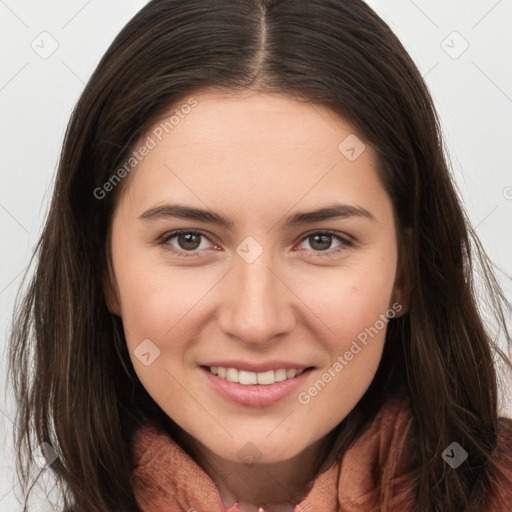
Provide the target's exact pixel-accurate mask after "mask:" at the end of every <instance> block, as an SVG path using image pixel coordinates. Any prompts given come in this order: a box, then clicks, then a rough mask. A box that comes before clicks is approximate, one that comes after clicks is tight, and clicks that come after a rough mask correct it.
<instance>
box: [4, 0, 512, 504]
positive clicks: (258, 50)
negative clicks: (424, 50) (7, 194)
mask: <svg viewBox="0 0 512 512" xmlns="http://www.w3.org/2000/svg"><path fill="white" fill-rule="evenodd" d="M190 244H191V245H190ZM318 244H319V245H318ZM475 263H477V264H478V267H475ZM473 270H481V273H482V274H481V275H482V279H483V282H484V283H485V285H486V291H487V292H488V294H489V297H490V308H489V311H490V314H493V315H494V317H495V318H496V320H497V322H498V323H499V325H501V326H502V328H503V330H504V333H505V337H506V340H507V342H509V343H510V342H511V338H510V333H509V332H508V331H507V326H506V321H505V317H504V314H505V313H504V311H506V308H507V303H506V300H505V297H504V295H503V292H502V291H501V289H500V287H499V285H498V283H497V281H496V279H495V277H494V275H493V273H492V271H491V269H490V264H489V260H488V258H487V257H486V255H485V253H484V251H483V249H482V248H481V246H480V244H479V242H478V239H477V237H476V235H475V233H474V232H473V230H472V228H471V226H470V224H469V222H468V220H467V217H466V215H465V213H464V210H463V208H462V206H461V204H460V201H459V199H458V197H457V194H456V193H455V190H454V186H453V183H452V181H451V177H450V174H449V170H448V168H447V164H446V161H445V158H444V153H443V146H442V140H441V137H440V130H439V125H438V119H437V116H436V113H435V110H434V107H433V105H432V100H431V98H430V96H429V93H428V91H427V89H426V87H425V84H424V83H423V80H422V78H421V76H420V74H419V73H418V70H417V68H416V67H415V65H414V63H413V62H412V60H411V59H410V57H409V56H408V55H407V53H406V51H405V50H404V48H403V46H402V45H401V44H400V42H399V41H398V40H397V38H396V36H395V35H394V34H393V33H392V32H391V30H390V29H389V27H388V26H387V25H386V24H385V23H384V22H383V21H382V20H381V19H380V18H379V17H378V16H377V15H376V14H375V13H374V12H373V11H372V10H371V9H370V8H369V7H368V6H367V5H366V4H364V3H363V2H361V1H355V0H351V1H341V0H339V1H335V0H314V1H307V2H306V1H297V0H293V1H292V0H288V1H284V0H283V1H279V0H275V1H269V0H266V1H265V0H251V1H243V2H242V1H234V0H231V1H213V0H212V1H210V0H196V1H192V0H187V1H183V0H180V1H177V0H154V1H152V2H150V3H149V4H148V5H147V6H146V7H145V8H143V9H142V10H141V11H140V12H139V13H138V14H137V15H136V16H135V17H134V18H133V19H132V20H131V21H130V22H129V23H128V24H127V26H126V27H125V28H124V29H123V30H122V31H121V33H120V34H119V35H118V37H117V38H116V40H115V41H114V42H113V43H112V45H111V47H110V48H109V49H108V50H107V52H106V54H105V55H104V57H103V58H102V60H101V62H100V63H99V65H98V68H97V69H96V71H95V72H94V74H93V76H92V77H91V79H90V81H89V83H88V84H87V86H86V88H85V90H84V92H83V94H82V96H81V98H80V100H79V102H78V104H77V106H76V108H75V110H74V112H73V115H72V118H71V120H70V123H69V127H68V131H67V133H66V138H65V141H64V147H63V152H62V157H61V161H60V165H59V171H58V176H57V181H56V185H55V192H54V196H53V200H52V205H51V210H50V213H49V216H48V219H47V223H46V226H45V229H44V232H43V234H42V237H41V240H40V243H39V245H38V247H37V268H36V273H35V276H34V279H33V281H32V283H31V285H30V288H29V289H28V291H27V293H26V297H25V299H24V303H23V304H22V305H21V307H20V310H19V313H18V317H17V320H16V324H15V328H14V331H13V337H12V342H11V361H10V369H11V372H13V376H14V384H15V389H16V393H17V400H18V402H19V413H18V424H19V425H21V427H22V428H21V432H20V434H19V436H18V451H19V465H20V468H21V470H22V471H21V473H22V477H23V478H24V480H25V485H27V483H28V482H29V480H30V468H31V467H32V466H33V464H32V465H31V460H37V459H38V455H37V454H38V453H39V460H40V454H41V452H42V455H43V456H44V457H45V459H46V467H48V466H49V467H51V470H52V472H53V473H54V475H55V477H56V479H57V482H58V483H59V484H60V485H61V486H62V488H63V496H64V501H65V503H64V510H74V511H81V510H84V511H85V510H86V511H102V512H103V511H114V510H116V511H117V510H122V511H126V510H143V511H146V512H149V511H157V510H158V511H161V510H166V511H171V512H174V511H188V512H192V511H194V510H197V511H203V510H204V511H209V512H212V511H215V512H225V511H229V512H235V511H236V512H249V511H250V512H252V511H262V510H267V511H270V510H271V511H273V512H274V511H279V512H283V511H289V510H293V511H295V512H302V511H306V510H315V511H320V510H321V511H322V512H323V511H338V510H340V511H350V512H352V511H365V512H368V511H409V510H410V511H413V510H414V511H420V512H427V511H428V512H431V511H434V510H439V511H441V510H442V511H459V510H463V511H477V510H478V511H480V510H485V511H490V512H495V511H505V510H507V511H508V510H510V506H511V504H512V454H511V451H512V448H511V443H512V422H511V420H507V419H504V418H499V417H498V412H497V399H498V398H497V394H498V385H497V380H496V368H495V364H494V360H493V357H494V355H495V353H498V354H499V355H500V356H501V357H502V358H503V360H505V361H507V363H508V364H510V363H509V361H508V360H507V359H506V356H505V355H504V354H503V353H501V352H500V351H499V349H498V347H497V346H496V344H495V341H494V340H493V339H492V336H491V334H490V333H489V332H488V331H487V329H486V326H485V324H484V321H483V319H482V312H481V310H480V309H479V306H478V303H477V301H478V298H477V295H476V291H475V289H474V281H473ZM50 305H51V307H50ZM30 369H33V370H34V373H33V374H31V373H30V371H29V370H30ZM35 376H37V378H35ZM31 435H35V439H37V443H36V444H35V445H34V443H33V442H30V436H31ZM38 445H39V448H38ZM38 450H39V451H38ZM27 454H30V457H29V458H28V460H26V455H27Z"/></svg>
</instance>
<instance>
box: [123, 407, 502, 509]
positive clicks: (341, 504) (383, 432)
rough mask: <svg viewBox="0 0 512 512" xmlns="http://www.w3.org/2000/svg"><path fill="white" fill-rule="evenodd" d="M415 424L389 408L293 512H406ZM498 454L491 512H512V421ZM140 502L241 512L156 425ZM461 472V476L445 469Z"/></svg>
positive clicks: (148, 432)
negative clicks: (411, 434)
mask: <svg viewBox="0 0 512 512" xmlns="http://www.w3.org/2000/svg"><path fill="white" fill-rule="evenodd" d="M411 426H412V418H411V416H410V413H409V409H408V407H407V405H406V404H405V402H403V401H401V400H398V399H393V400H390V401H389V402H387V403H386V404H384V406H383V407H382V408H381V410H380V411H379V413H378V414H377V416H376V417H375V419H374V420H373V421H372V422H371V424H370V425H369V427H368V428H367V429H365V430H364V431H363V432H362V434H361V435H359V436H358V438H357V439H355V440H354V441H353V442H352V444H351V445H350V447H349V448H348V449H347V450H346V452H345V454H344V455H343V458H342V460H341V462H339V463H335V464H333V465H332V466H331V467H330V468H329V469H328V470H326V471H324V472H323V473H321V474H319V475H318V476H317V477H316V479H315V481H314V483H313V486H312V488H311V489H310V491H309V493H308V494H307V496H306V497H305V498H304V499H303V500H302V501H301V502H300V503H299V504H297V505H296V506H295V507H294V509H293V512H407V511H412V510H413V503H414V501H413V500H414V498H413V496H414V493H413V488H412V484H411V482H410V481H409V480H408V478H407V476H406V473H405V472H406V468H407V461H408V456H409V454H410V451H411V449H413V446H411V440H410V439H411V436H409V435H408V434H409V433H410V431H411ZM500 426H501V428H500V431H499V441H498V446H497V448H496V451H495V453H494V458H495V460H496V461H497V462H498V463H499V465H500V466H501V467H502V468H503V473H502V474H500V475H495V477H494V478H492V481H491V486H490V488H489V489H488V494H487V495H486V497H485V500H484V502H483V504H482V507H483V508H482V510H483V511H485V512H510V511H512V420H505V419H502V420H500ZM133 455H134V464H135V469H134V471H133V477H134V486H135V495H136V498H137V502H138V504H139V506H140V507H141V509H142V510H143V511H144V512H241V510H240V508H239V506H238V503H232V504H224V503H223V501H222V499H221V496H220V494H219V491H218V489H217V487H216V485H215V483H214V481H213V480H212V479H211V478H210V476H209V475H208V474H207V473H206V472H205V471H204V470H203V469H202V468H201V467H200V466H199V465H198V464H197V463H196V462H195V461H194V460H193V459H192V458H191V457H190V456H189V455H188V454H187V453H186V452H185V451H184V450H183V449H182V448H181V447H180V446H179V445H178V444H177V443H176V442H175V441H174V440H173V439H172V438H171V437H170V436H169V435H168V434H167V433H166V432H163V431H161V430H159V429H158V428H157V427H156V426H155V425H153V424H152V423H151V422H148V423H146V424H145V425H144V426H143V427H142V428H140V429H139V430H138V431H137V432H136V434H135V438H134V443H133ZM447 469H448V470H452V471H455V469H452V468H447Z"/></svg>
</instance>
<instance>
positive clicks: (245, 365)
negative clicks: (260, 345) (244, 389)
mask: <svg viewBox="0 0 512 512" xmlns="http://www.w3.org/2000/svg"><path fill="white" fill-rule="evenodd" d="M200 366H217V367H218V366H220V367H221V368H236V369H238V370H245V371H247V372H254V373H259V372H268V371H270V370H279V369H280V368H284V369H286V370H290V369H295V370H303V369H306V368H309V367H310V366H311V365H309V366H308V365H305V364H300V363H291V362H289V361H277V360H273V361H264V362H260V363H255V362H252V361H241V360H231V361H227V360H221V361H208V362H206V363H203V364H201V365H200Z"/></svg>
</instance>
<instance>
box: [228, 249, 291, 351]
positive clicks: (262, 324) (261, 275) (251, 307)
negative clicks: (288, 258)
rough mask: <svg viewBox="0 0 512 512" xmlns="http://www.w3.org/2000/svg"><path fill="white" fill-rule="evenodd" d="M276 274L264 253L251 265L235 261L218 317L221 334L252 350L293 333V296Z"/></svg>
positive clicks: (288, 286)
mask: <svg viewBox="0 0 512 512" xmlns="http://www.w3.org/2000/svg"><path fill="white" fill-rule="evenodd" d="M279 273H280V272H279V271H278V269H276V268H275V265H274V266H273V265H272V262H271V261H270V259H269V258H267V257H266V252H265V251H264V252H263V253H262V254H261V255H260V256H259V258H258V259H256V261H253V262H252V263H247V262H246V261H244V260H243V259H242V258H235V263H234V269H233V271H232V272H230V273H229V274H228V276H226V279H227V282H226V284H225V286H226V288H225V292H224V293H225V294H226V295H225V297H226V299H225V300H224V301H223V303H222V308H221V312H220V315H219V325H220V327H221V329H222V330H223V332H224V334H226V335H230V336H235V337H237V338H238V339H239V340H240V341H242V342H244V343H246V344H248V345H253V346H256V345H267V344H269V343H272V342H273V341H275V340H276V338H277V337H278V336H279V335H284V334H286V333H289V332H291V331H292V330H293V328H294V326H295V321H296V320H295V315H294V306H293V304H294V299H296V296H295V295H294V293H293V291H292V290H291V287H290V285H289V284H288V283H286V280H285V279H283V277H282V276H280V275H279Z"/></svg>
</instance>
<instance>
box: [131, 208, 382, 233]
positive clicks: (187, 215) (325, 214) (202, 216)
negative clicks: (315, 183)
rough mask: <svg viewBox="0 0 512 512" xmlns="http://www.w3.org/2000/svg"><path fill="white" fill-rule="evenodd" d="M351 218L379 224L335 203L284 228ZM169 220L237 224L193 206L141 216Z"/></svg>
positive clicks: (298, 216) (290, 221) (302, 214)
mask: <svg viewBox="0 0 512 512" xmlns="http://www.w3.org/2000/svg"><path fill="white" fill-rule="evenodd" d="M349 217H362V218H366V219H369V220H371V221H372V222H377V220H376V219H375V217H374V215H373V214H372V213H371V212H369V211H368V210H367V209H366V208H363V207H361V206H354V205H349V204H340V203H334V204H331V205H328V206H326V207H324V208H320V209H317V210H310V211H298V212H297V213H294V214H293V215H291V216H290V217H288V218H287V219H286V221H285V223H284V227H285V228H288V227H292V226H298V225H302V224H310V223H313V222H319V221H323V220H329V219H341V218H349ZM167 218H178V219H187V220H196V221H198V222H204V223H207V224H215V225H218V226H222V227H225V228H227V229H229V230H230V231H231V230H232V229H233V226H234V225H235V222H234V221H233V220H232V219H230V218H228V217H225V216H223V215H221V214H219V213H216V212H213V211H210V210H204V209H202V208H193V207H191V206H183V205H179V204H165V205H162V206H155V207H154V208H150V209H149V210H146V211H145V212H144V213H142V214H141V215H140V216H139V219H140V220H142V221H150V220H161V219H167Z"/></svg>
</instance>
